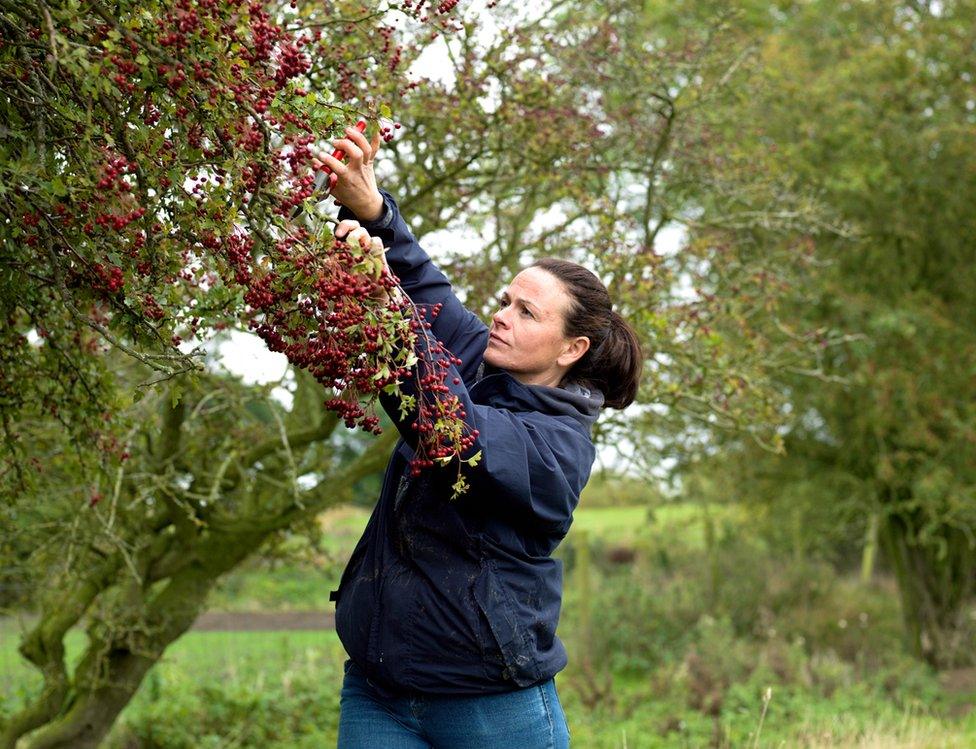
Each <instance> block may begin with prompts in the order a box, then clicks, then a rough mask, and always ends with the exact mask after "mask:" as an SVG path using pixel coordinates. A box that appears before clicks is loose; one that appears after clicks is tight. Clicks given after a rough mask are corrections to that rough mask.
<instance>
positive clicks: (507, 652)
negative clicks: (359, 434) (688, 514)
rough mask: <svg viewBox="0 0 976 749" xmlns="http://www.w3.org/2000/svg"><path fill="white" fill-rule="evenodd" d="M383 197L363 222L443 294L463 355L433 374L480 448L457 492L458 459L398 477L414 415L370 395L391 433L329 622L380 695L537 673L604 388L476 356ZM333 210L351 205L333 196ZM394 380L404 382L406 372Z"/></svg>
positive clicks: (424, 286) (469, 336) (473, 327)
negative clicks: (548, 378)
mask: <svg viewBox="0 0 976 749" xmlns="http://www.w3.org/2000/svg"><path fill="white" fill-rule="evenodd" d="M383 197H384V201H385V208H384V213H383V215H382V216H381V217H380V219H378V220H377V221H374V222H363V226H364V227H365V228H366V229H367V231H369V233H370V234H371V235H373V236H378V237H380V238H382V240H383V244H384V246H385V247H389V248H390V249H389V251H388V253H387V260H388V262H389V265H390V268H391V270H392V271H393V272H394V273H395V274H396V275H397V276H398V277H399V278H400V283H401V286H402V287H403V288H404V290H405V291H406V292H407V294H408V295H409V296H410V298H411V300H413V302H414V303H415V304H417V305H418V306H433V305H434V304H436V303H441V304H442V305H443V307H442V309H441V312H440V314H439V315H438V316H437V318H436V319H435V320H434V322H433V328H432V333H433V335H434V336H435V337H436V338H437V339H438V340H440V341H441V342H442V343H444V345H445V346H446V348H447V349H448V350H449V351H450V352H452V353H453V354H454V355H455V356H457V357H459V358H460V359H461V360H462V364H460V365H458V366H457V367H455V366H453V365H452V367H451V370H450V372H449V373H448V376H447V380H446V384H447V385H448V386H449V387H451V389H452V390H453V392H454V393H455V394H457V395H458V397H459V398H460V399H461V402H462V403H463V406H464V410H465V412H466V421H467V423H468V426H469V427H470V428H471V429H477V430H478V431H479V436H478V438H477V441H476V444H475V445H474V446H473V447H472V448H471V451H470V452H466V453H465V456H467V455H470V454H473V453H474V452H477V451H478V450H480V451H481V453H482V459H481V461H480V462H479V464H478V465H477V466H476V467H474V468H471V467H470V466H467V465H465V466H464V467H463V471H464V472H465V473H466V475H467V477H468V480H469V482H470V488H469V489H468V491H467V492H466V493H465V494H464V495H463V496H462V497H461V498H460V499H458V500H455V501H452V500H451V499H450V496H451V485H452V483H453V482H454V481H455V480H456V477H457V462H456V461H455V462H453V463H452V464H450V465H449V466H448V467H446V468H442V467H437V466H436V464H435V467H434V468H432V469H425V470H424V471H423V472H422V474H421V476H419V477H417V478H411V477H410V474H409V468H408V461H409V460H410V458H411V457H412V455H413V449H414V448H413V446H415V445H416V433H415V432H413V430H411V429H410V422H411V421H412V420H413V415H408V417H407V418H406V419H405V420H401V419H400V415H399V409H398V402H396V401H394V399H392V398H390V397H389V396H384V397H383V398H382V399H381V400H382V403H383V406H384V408H385V409H386V411H387V413H389V415H390V417H391V418H392V419H393V420H394V422H395V423H396V426H397V429H398V430H399V431H400V435H401V439H400V441H399V442H398V443H397V446H396V448H395V450H394V452H393V455H392V457H391V458H390V462H389V464H388V465H387V469H386V475H385V477H384V480H383V488H382V491H381V494H380V498H379V501H378V503H377V504H376V507H375V508H374V509H373V513H372V516H371V517H370V519H369V523H368V524H367V526H366V530H365V531H364V532H363V536H362V538H361V539H360V540H359V543H358V544H357V546H356V548H355V550H354V551H353V553H352V556H351V558H350V559H349V563H348V564H347V566H346V569H345V571H344V572H343V575H342V579H341V581H340V583H339V588H338V590H337V591H333V594H332V599H333V600H336V601H337V604H336V630H337V631H338V634H339V639H340V640H341V641H342V644H343V646H344V647H345V649H346V651H347V652H348V654H349V657H350V658H351V659H352V660H353V662H354V663H355V664H356V665H357V666H359V667H360V668H361V669H362V670H363V671H364V672H365V674H366V676H367V678H368V679H369V680H370V681H371V682H372V683H373V684H374V686H376V687H377V688H379V689H380V691H381V692H384V693H386V694H387V695H389V696H393V695H397V694H409V693H421V694H450V695H475V694H486V693H492V692H504V691H508V690H512V689H516V688H520V687H526V686H530V685H533V684H537V683H540V682H542V681H545V680H548V679H549V678H551V677H552V676H553V675H554V674H556V673H557V672H558V671H560V670H561V669H563V668H564V667H565V666H566V650H565V648H564V647H563V645H562V643H561V642H560V641H559V638H558V637H556V625H557V623H558V621H559V609H560V603H561V598H562V563H561V562H560V561H559V560H557V559H553V558H552V552H553V550H554V549H555V548H556V546H557V545H558V544H559V542H560V541H561V540H562V539H563V537H564V536H565V535H566V532H567V531H568V530H569V526H570V524H571V523H572V516H573V510H574V509H575V507H576V504H577V502H578V501H579V496H580V492H581V491H582V489H583V486H584V485H585V484H586V482H587V479H588V478H589V475H590V470H591V468H592V466H593V460H594V458H595V450H594V447H593V442H592V440H591V436H590V434H591V429H592V426H593V423H594V422H595V421H596V419H597V416H598V415H599V412H600V408H601V407H602V405H603V395H602V393H600V392H599V391H595V390H591V389H588V388H587V387H585V386H583V385H580V384H575V383H574V384H568V385H564V386H562V387H546V386H541V385H523V384H522V383H520V382H519V381H518V380H516V379H515V378H514V377H512V376H511V375H510V374H508V373H507V372H505V371H503V370H500V369H495V368H493V367H491V366H489V365H487V363H486V362H484V361H483V354H484V350H485V347H486V346H487V343H488V329H487V327H486V326H485V324H484V323H483V322H482V321H481V320H480V319H478V317H477V316H476V315H475V314H474V313H472V312H471V311H469V310H467V309H466V308H465V307H464V306H463V305H462V304H461V302H460V301H459V300H458V299H457V297H456V296H455V295H454V292H453V290H452V288H451V285H450V283H449V282H448V280H447V279H446V278H445V276H444V274H443V273H441V271H440V270H438V269H437V268H436V267H435V265H434V264H433V262H432V261H431V259H430V257H429V256H428V255H427V253H426V252H425V251H424V250H423V249H422V248H421V247H420V245H419V244H418V243H417V240H416V239H415V238H414V237H413V235H412V234H411V232H410V229H409V228H408V227H407V225H406V223H405V222H404V220H403V219H402V217H401V216H400V212H399V209H398V208H397V205H396V203H395V202H394V201H393V199H392V198H391V197H390V195H389V194H388V193H385V192H384V193H383ZM339 217H340V218H354V216H353V214H352V213H351V212H349V211H348V210H347V209H343V210H341V211H340V213H339ZM428 319H429V316H428ZM418 353H420V352H418ZM455 377H457V378H459V379H460V380H461V382H460V384H458V385H455V384H453V380H454V378H455ZM401 387H402V388H403V389H404V390H405V391H406V392H412V390H411V386H410V384H409V383H408V382H403V383H401Z"/></svg>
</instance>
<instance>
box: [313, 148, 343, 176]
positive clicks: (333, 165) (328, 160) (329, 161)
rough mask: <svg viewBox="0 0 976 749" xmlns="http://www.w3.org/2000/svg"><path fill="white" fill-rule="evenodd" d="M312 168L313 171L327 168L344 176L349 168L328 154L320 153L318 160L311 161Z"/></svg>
mask: <svg viewBox="0 0 976 749" xmlns="http://www.w3.org/2000/svg"><path fill="white" fill-rule="evenodd" d="M316 162H317V163H316ZM312 166H313V167H314V168H315V169H321V168H322V167H323V166H327V167H328V168H329V169H331V170H332V171H333V172H335V173H336V174H345V173H346V171H347V170H348V169H349V166H348V165H347V164H346V163H345V162H342V161H339V159H337V158H335V157H334V156H332V154H328V153H321V154H319V158H317V159H312Z"/></svg>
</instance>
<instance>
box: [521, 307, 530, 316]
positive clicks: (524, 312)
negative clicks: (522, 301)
mask: <svg viewBox="0 0 976 749" xmlns="http://www.w3.org/2000/svg"><path fill="white" fill-rule="evenodd" d="M522 314H525V315H528V316H529V317H532V313H531V312H529V308H528V307H522Z"/></svg>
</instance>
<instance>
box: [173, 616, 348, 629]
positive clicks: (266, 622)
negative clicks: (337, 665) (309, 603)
mask: <svg viewBox="0 0 976 749" xmlns="http://www.w3.org/2000/svg"><path fill="white" fill-rule="evenodd" d="M334 627H335V615H334V614H333V612H331V611H252V612H247V611H206V612H204V613H203V614H201V615H200V618H198V619H197V620H196V621H195V622H194V623H193V627H192V628H191V631H198V632H258V631H275V630H296V629H333V628H334Z"/></svg>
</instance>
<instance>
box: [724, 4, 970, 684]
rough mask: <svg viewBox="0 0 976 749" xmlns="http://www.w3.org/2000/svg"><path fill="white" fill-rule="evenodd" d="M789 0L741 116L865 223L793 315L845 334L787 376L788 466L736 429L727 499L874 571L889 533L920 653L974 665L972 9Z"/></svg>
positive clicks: (762, 149)
mask: <svg viewBox="0 0 976 749" xmlns="http://www.w3.org/2000/svg"><path fill="white" fill-rule="evenodd" d="M775 10H776V13H775V14H770V15H767V16H765V17H764V19H765V20H764V21H763V25H754V26H752V27H751V28H752V32H751V33H754V34H756V35H757V37H758V38H761V39H762V60H763V64H762V71H763V73H762V81H763V83H762V85H761V86H760V87H758V88H757V94H758V95H757V96H754V97H752V98H750V99H748V100H744V101H743V102H742V106H741V107H739V108H738V110H737V111H738V114H737V115H736V121H737V122H738V123H740V125H741V126H740V127H739V128H737V137H738V138H739V139H740V142H741V144H742V148H743V150H744V152H745V153H747V154H756V155H757V157H762V156H763V155H765V154H769V153H770V152H771V151H772V152H774V153H775V154H777V155H776V157H775V158H774V159H772V160H771V161H769V162H768V163H769V164H770V168H772V169H774V170H775V173H777V174H782V175H784V176H786V175H789V176H791V177H792V178H793V179H795V180H797V182H798V184H799V185H801V186H802V187H803V188H804V189H806V190H809V191H813V192H815V193H816V194H817V195H818V196H819V198H820V200H821V201H822V202H823V203H824V204H826V205H828V206H829V207H830V209H831V210H832V211H834V212H835V213H836V214H837V215H838V216H839V217H840V218H841V220H843V221H845V222H847V223H848V224H850V225H852V226H854V227H856V236H854V237H833V236H829V235H827V236H824V237H821V238H819V239H817V240H816V242H815V245H816V249H815V256H816V258H817V263H818V265H820V266H821V268H820V272H819V273H817V274H816V275H811V276H810V277H808V278H807V279H806V282H805V283H804V285H803V287H802V288H798V289H797V292H798V293H797V294H796V295H795V297H794V300H793V301H792V303H790V304H788V305H786V306H784V307H783V308H781V312H780V319H781V323H782V324H783V325H784V326H787V327H788V328H791V329H810V330H817V331H822V332H823V334H830V331H834V335H841V334H843V335H845V336H846V342H845V343H844V344H843V345H840V346H835V347H826V348H824V350H823V352H822V354H821V355H820V357H819V361H820V364H819V367H818V370H819V375H818V378H816V379H809V378H805V377H795V376H792V375H791V373H790V372H788V371H786V372H783V373H782V374H783V376H784V380H783V382H784V386H785V388H786V389H787V391H786V392H788V393H789V404H790V409H791V410H792V412H793V413H794V414H795V415H796V417H797V418H796V419H795V420H794V421H793V422H792V423H791V425H790V427H789V429H788V430H787V431H786V432H784V435H783V439H784V443H785V446H786V457H785V458H782V459H771V458H768V457H767V456H765V455H763V454H760V453H757V452H756V451H755V450H754V449H752V448H751V447H750V446H748V445H746V444H744V443H742V442H741V441H738V440H734V441H732V442H728V441H724V442H722V444H721V447H720V448H719V456H720V457H718V458H717V460H716V461H715V465H714V466H712V468H710V469H709V472H710V473H712V474H714V473H717V472H723V473H725V474H726V475H729V476H731V480H730V481H729V482H728V483H727V484H724V487H725V490H726V491H727V492H729V496H734V497H739V498H741V499H762V500H763V501H764V502H766V503H768V505H767V506H768V513H767V515H766V517H768V518H769V521H770V524H771V525H772V526H775V528H776V531H775V532H776V535H779V536H780V537H784V536H785V537H786V538H788V539H789V543H790V544H791V545H793V546H794V548H797V549H802V550H804V551H812V552H816V553H821V554H827V555H832V556H834V558H835V559H836V558H838V555H840V556H841V558H843V556H844V555H845V554H846V555H847V558H848V559H849V558H850V553H851V551H853V552H855V553H856V552H857V551H859V550H861V549H862V548H863V549H864V554H865V557H864V558H865V572H869V571H870V566H871V560H872V558H873V554H874V549H875V548H876V545H877V543H876V542H877V541H880V545H881V548H882V549H883V550H884V552H885V558H886V560H887V562H888V564H889V565H890V567H891V569H892V570H893V572H894V574H895V576H896V578H897V581H898V589H899V592H900V594H901V599H902V609H903V612H904V616H905V622H906V628H907V632H908V635H909V640H910V641H911V643H912V645H913V648H914V649H915V651H916V652H917V653H918V654H919V655H920V656H923V657H924V658H926V659H927V660H928V661H929V662H931V663H932V664H934V665H936V666H951V665H955V664H960V663H967V662H971V657H972V653H973V652H974V649H973V644H974V641H973V636H974V635H973V627H972V620H971V618H969V616H968V611H969V610H970V606H971V604H972V601H973V594H974V584H976V556H974V554H976V541H974V539H976V502H974V499H976V488H974V487H976V484H974V479H976V476H974V474H973V466H976V460H974V458H976V455H974V452H973V450H974V447H973V446H974V441H973V435H974V433H976V432H974V428H976V421H974V417H976V412H974V410H973V404H972V399H971V398H968V397H966V396H965V395H964V394H965V393H968V392H970V391H971V390H972V386H973V372H974V371H976V370H974V364H976V359H974V356H976V340H974V338H973V333H972V331H973V330H974V329H976V328H974V325H973V322H974V316H976V308H974V306H973V302H972V300H973V299H974V298H976V297H974V293H973V292H974V288H976V287H974V282H976V275H974V264H973V260H974V257H976V256H974V254H973V251H972V246H971V242H970V241H969V237H970V236H972V234H973V231H974V227H973V214H972V211H970V210H969V208H968V206H970V205H971V204H972V202H973V199H974V189H976V181H974V174H976V170H974V153H973V149H972V139H973V134H974V127H976V117H974V114H973V101H974V98H973V87H972V79H973V75H974V72H976V71H974V70H973V59H972V54H971V51H972V48H973V43H974V35H973V34H974V23H973V22H974V20H976V19H974V9H973V7H972V5H971V4H969V3H939V4H934V3H933V4H927V3H900V2H882V3H871V4H856V5H838V4H836V3H829V2H823V3H807V4H802V5H793V4H785V5H782V4H781V5H778V6H776V9H775ZM784 521H785V522H784Z"/></svg>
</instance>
